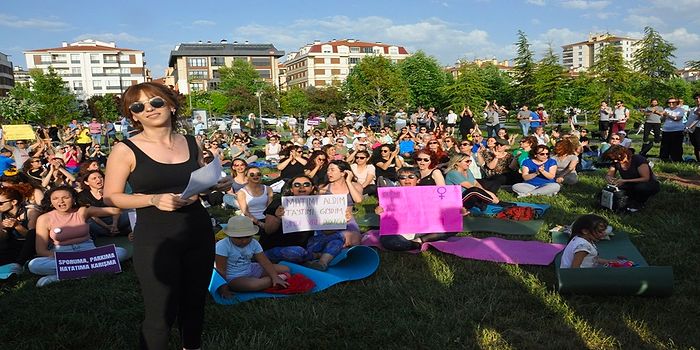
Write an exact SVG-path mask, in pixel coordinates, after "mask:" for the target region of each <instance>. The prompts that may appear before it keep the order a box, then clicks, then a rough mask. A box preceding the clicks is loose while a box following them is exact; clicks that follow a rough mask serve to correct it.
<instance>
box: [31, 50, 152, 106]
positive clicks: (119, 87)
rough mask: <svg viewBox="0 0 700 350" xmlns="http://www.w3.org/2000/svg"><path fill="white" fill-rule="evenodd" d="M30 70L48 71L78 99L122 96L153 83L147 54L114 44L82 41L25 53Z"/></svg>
mask: <svg viewBox="0 0 700 350" xmlns="http://www.w3.org/2000/svg"><path fill="white" fill-rule="evenodd" d="M24 56H25V59H26V61H27V70H31V69H43V70H44V72H48V69H49V67H53V69H54V70H55V71H56V72H57V73H58V75H60V76H61V78H63V80H64V81H65V82H66V86H67V87H68V88H69V89H70V90H71V92H73V93H74V94H75V95H76V96H77V97H78V98H79V99H82V100H85V99H88V98H90V97H91V96H94V95H105V94H107V93H112V94H121V93H122V92H124V90H126V89H127V88H128V87H129V86H132V85H136V84H139V83H143V82H145V81H148V80H150V77H147V74H148V72H147V70H146V69H145V61H144V52H143V51H141V50H133V49H125V48H119V47H117V46H116V44H115V43H114V42H109V43H107V42H102V41H97V40H91V39H86V40H81V41H78V42H74V43H70V44H69V43H67V42H64V43H63V44H62V45H61V47H56V48H51V49H38V50H30V51H25V52H24Z"/></svg>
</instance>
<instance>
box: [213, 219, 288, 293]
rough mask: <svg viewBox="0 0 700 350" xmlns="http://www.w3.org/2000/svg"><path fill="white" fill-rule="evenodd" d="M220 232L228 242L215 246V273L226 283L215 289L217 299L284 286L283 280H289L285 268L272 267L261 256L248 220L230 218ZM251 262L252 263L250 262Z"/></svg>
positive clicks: (261, 250)
mask: <svg viewBox="0 0 700 350" xmlns="http://www.w3.org/2000/svg"><path fill="white" fill-rule="evenodd" d="M223 231H224V233H226V235H227V236H228V237H229V238H226V239H222V240H220V241H219V242H217V243H216V257H215V260H214V263H215V266H216V271H218V272H219V274H221V276H223V277H224V279H225V280H226V282H227V284H224V285H222V286H221V287H219V289H218V292H219V294H221V296H223V297H224V298H230V297H231V296H232V295H233V292H256V291H261V290H264V289H267V288H270V287H275V286H280V287H284V288H286V287H287V286H288V283H287V282H286V281H285V280H286V279H287V278H288V277H289V267H287V266H284V265H277V264H273V263H272V262H270V259H268V258H267V256H265V254H263V249H262V247H261V246H260V243H258V241H257V240H255V239H253V235H255V234H256V233H258V227H257V226H255V225H254V224H253V221H252V220H251V219H250V218H248V217H246V216H234V217H232V218H230V219H229V220H228V226H226V228H225V229H224V230H223ZM253 258H254V259H255V261H256V262H252V261H251V260H252V259H253ZM264 274H267V276H263V275H264Z"/></svg>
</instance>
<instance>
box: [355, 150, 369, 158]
mask: <svg viewBox="0 0 700 350" xmlns="http://www.w3.org/2000/svg"><path fill="white" fill-rule="evenodd" d="M358 154H364V155H365V157H367V158H369V152H368V151H367V150H362V151H357V153H355V159H357V155H358ZM368 160H369V159H368Z"/></svg>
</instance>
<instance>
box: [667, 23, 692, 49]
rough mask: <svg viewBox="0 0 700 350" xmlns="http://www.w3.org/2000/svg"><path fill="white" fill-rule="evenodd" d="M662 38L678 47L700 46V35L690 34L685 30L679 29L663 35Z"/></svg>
mask: <svg viewBox="0 0 700 350" xmlns="http://www.w3.org/2000/svg"><path fill="white" fill-rule="evenodd" d="M661 36H662V37H663V38H664V39H666V40H668V41H669V42H671V43H672V44H674V45H676V47H690V46H695V45H698V44H700V35H698V34H697V33H690V32H688V30H687V29H685V28H677V29H676V30H674V31H672V32H670V33H664V34H661Z"/></svg>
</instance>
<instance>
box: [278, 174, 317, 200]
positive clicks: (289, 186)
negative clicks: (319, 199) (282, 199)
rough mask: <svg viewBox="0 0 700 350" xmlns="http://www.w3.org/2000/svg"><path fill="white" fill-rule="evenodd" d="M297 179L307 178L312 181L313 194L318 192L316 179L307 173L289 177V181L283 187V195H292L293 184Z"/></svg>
mask: <svg viewBox="0 0 700 350" xmlns="http://www.w3.org/2000/svg"><path fill="white" fill-rule="evenodd" d="M297 179H307V180H309V182H311V193H310V194H311V195H314V194H318V187H316V184H315V183H314V180H313V179H312V178H310V177H308V176H306V175H297V176H294V177H292V178H291V179H289V181H287V183H286V184H285V185H284V188H282V195H283V196H291V195H292V184H293V183H294V181H295V180H297Z"/></svg>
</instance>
